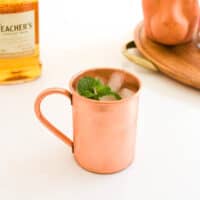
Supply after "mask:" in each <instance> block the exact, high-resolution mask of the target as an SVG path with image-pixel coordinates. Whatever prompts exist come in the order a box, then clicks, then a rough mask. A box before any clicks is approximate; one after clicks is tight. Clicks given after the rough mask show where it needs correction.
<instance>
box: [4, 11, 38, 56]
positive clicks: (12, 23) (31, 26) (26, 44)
mask: <svg viewBox="0 0 200 200" xmlns="http://www.w3.org/2000/svg"><path fill="white" fill-rule="evenodd" d="M34 22H35V13H34V10H31V11H26V12H20V13H11V14H0V58H12V57H19V56H20V57H21V56H26V55H31V54H33V53H34V47H35V23H34Z"/></svg>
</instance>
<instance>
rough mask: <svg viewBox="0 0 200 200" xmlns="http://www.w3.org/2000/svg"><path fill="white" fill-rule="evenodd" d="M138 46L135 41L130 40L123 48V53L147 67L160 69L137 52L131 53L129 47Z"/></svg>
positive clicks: (132, 60) (154, 69) (129, 58)
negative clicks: (136, 53)
mask: <svg viewBox="0 0 200 200" xmlns="http://www.w3.org/2000/svg"><path fill="white" fill-rule="evenodd" d="M133 48H137V47H136V45H135V42H134V41H130V42H128V43H127V44H126V45H125V46H124V48H123V49H122V53H123V55H124V56H125V57H126V58H128V60H130V61H131V62H134V63H136V64H138V65H140V66H142V67H144V68H146V69H150V70H152V71H159V70H158V68H157V67H156V66H155V65H154V64H153V63H152V62H150V61H148V60H147V59H145V58H142V57H140V56H137V55H135V54H131V53H130V52H129V49H133Z"/></svg>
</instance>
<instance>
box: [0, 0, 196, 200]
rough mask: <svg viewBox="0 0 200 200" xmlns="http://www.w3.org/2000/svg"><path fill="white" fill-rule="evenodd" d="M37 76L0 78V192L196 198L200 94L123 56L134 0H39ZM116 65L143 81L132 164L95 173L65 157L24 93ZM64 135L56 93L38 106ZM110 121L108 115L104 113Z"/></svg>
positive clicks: (67, 121) (18, 198) (66, 125)
mask: <svg viewBox="0 0 200 200" xmlns="http://www.w3.org/2000/svg"><path fill="white" fill-rule="evenodd" d="M40 5H41V6H40V9H41V23H40V25H41V60H42V63H43V75H42V77H41V78H40V79H38V80H37V81H35V82H30V83H26V84H22V85H14V86H1V87H0V199H1V200H66V199H70V200H72V199H73V200H82V199H88V200H94V199H99V200H102V199H115V200H121V199H123V200H133V199H135V200H147V199H151V200H161V199H162V200H177V199H181V200H188V199H192V200H199V199H200V123H199V120H200V93H199V91H197V90H194V89H191V88H188V87H185V86H182V85H181V84H179V83H177V82H175V81H173V80H171V79H169V78H167V77H165V76H163V75H162V74H159V73H153V72H150V71H147V70H145V69H143V68H140V67H139V66H135V65H134V64H132V63H130V62H129V61H127V60H126V59H125V58H124V57H123V56H122V55H121V47H122V46H123V44H125V43H126V42H127V41H129V40H132V39H133V30H134V27H135V25H136V24H137V23H138V22H139V21H141V20H142V9H141V1H139V0H117V1H116V0H109V1H108V0H101V1H99V0H73V1H70V0H56V1H49V0H41V4H40ZM101 66H111V67H122V68H124V69H126V70H128V71H130V72H133V73H135V74H136V75H138V76H139V77H140V79H141V80H142V82H143V89H142V94H141V101H140V113H139V124H138V137H137V153H136V161H135V163H134V164H133V165H132V166H131V167H129V168H128V169H127V170H125V171H123V172H121V173H118V174H114V175H96V174H92V173H89V172H87V171H84V170H83V169H81V168H80V167H79V166H77V164H76V163H75V161H74V159H73V155H72V154H71V150H70V148H69V147H67V146H65V145H64V144H63V143H62V142H61V141H59V140H58V139H57V138H56V137H55V136H53V135H52V134H51V133H50V132H49V131H48V130H46V129H45V128H44V127H43V126H42V125H41V124H40V123H39V122H38V120H37V119H36V118H35V116H34V112H33V104H34V99H35V97H36V96H37V94H38V93H39V92H40V91H41V90H43V89H44V88H47V87H52V86H54V87H55V86H60V87H65V88H67V87H68V81H69V79H70V77H71V76H72V75H73V74H74V73H77V72H79V71H80V70H82V69H86V68H90V67H101ZM43 109H44V110H45V114H46V115H48V117H49V119H50V120H52V121H54V123H55V124H56V125H57V126H59V127H60V128H61V129H62V130H63V131H65V132H66V133H67V132H68V134H69V135H70V133H71V132H72V127H71V109H70V105H69V102H68V101H66V99H65V98H64V97H60V96H52V97H50V98H48V101H46V102H45V103H44V105H43ZM113 123H114V122H113Z"/></svg>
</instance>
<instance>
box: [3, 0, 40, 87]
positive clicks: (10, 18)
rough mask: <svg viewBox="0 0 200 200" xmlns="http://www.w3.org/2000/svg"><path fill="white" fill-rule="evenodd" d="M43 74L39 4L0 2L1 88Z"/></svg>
mask: <svg viewBox="0 0 200 200" xmlns="http://www.w3.org/2000/svg"><path fill="white" fill-rule="evenodd" d="M40 74H41V64H40V59H39V10H38V0H0V84H9V83H18V82H25V81H29V80H33V79H35V78H37V77H39V76H40Z"/></svg>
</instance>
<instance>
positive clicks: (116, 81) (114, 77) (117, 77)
mask: <svg viewBox="0 0 200 200" xmlns="http://www.w3.org/2000/svg"><path fill="white" fill-rule="evenodd" d="M123 83H124V75H123V74H121V73H119V72H114V73H113V74H111V76H110V79H109V81H108V86H110V88H111V89H112V90H113V91H114V92H117V91H118V90H119V89H120V88H121V87H122V85H123Z"/></svg>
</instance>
